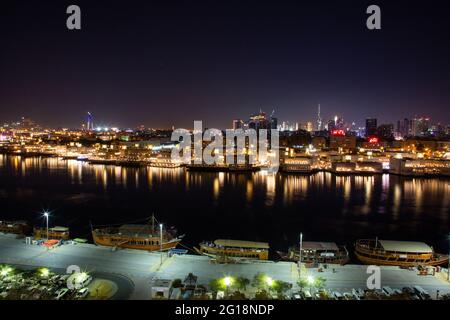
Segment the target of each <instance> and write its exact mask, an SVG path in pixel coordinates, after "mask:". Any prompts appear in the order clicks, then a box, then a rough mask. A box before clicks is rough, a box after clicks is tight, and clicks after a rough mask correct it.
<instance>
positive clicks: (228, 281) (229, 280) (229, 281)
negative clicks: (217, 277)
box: [223, 277, 233, 296]
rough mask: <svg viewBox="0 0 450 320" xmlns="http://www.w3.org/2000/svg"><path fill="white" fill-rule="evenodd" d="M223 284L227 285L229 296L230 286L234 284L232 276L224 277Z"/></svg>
mask: <svg viewBox="0 0 450 320" xmlns="http://www.w3.org/2000/svg"><path fill="white" fill-rule="evenodd" d="M223 284H224V285H225V295H226V296H228V288H229V287H230V286H231V285H232V284H233V278H232V277H225V278H223Z"/></svg>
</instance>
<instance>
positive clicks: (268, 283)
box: [266, 277, 274, 287]
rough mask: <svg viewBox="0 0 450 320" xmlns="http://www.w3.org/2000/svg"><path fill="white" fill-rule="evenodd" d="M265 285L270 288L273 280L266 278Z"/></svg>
mask: <svg viewBox="0 0 450 320" xmlns="http://www.w3.org/2000/svg"><path fill="white" fill-rule="evenodd" d="M266 283H267V285H268V286H269V287H272V286H273V283H274V281H273V279H272V278H271V277H267V278H266Z"/></svg>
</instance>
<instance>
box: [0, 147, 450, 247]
mask: <svg viewBox="0 0 450 320" xmlns="http://www.w3.org/2000/svg"><path fill="white" fill-rule="evenodd" d="M0 173H1V176H0V178H9V181H10V182H9V183H10V184H11V185H13V186H14V185H17V186H19V187H12V188H11V189H9V190H6V191H5V190H3V189H2V188H3V187H2V186H0V200H1V199H7V197H8V196H10V195H14V194H15V193H16V196H17V197H19V198H20V197H22V196H23V197H25V198H26V197H27V196H28V195H30V194H33V193H32V191H33V192H34V190H40V189H43V190H45V189H46V188H50V187H51V186H52V185H55V186H56V185H57V186H64V185H71V186H73V187H74V188H76V189H77V190H82V191H77V192H79V193H81V192H85V191H84V190H85V189H89V192H90V193H92V194H100V195H101V194H104V195H108V194H110V193H114V194H116V193H117V192H125V193H126V194H127V196H128V194H139V195H142V196H141V197H140V198H136V199H134V201H137V202H139V201H141V202H142V201H144V202H147V198H148V199H150V198H151V197H152V196H153V197H154V198H152V200H151V201H152V202H151V203H150V200H149V201H148V202H149V204H147V203H146V204H145V205H146V206H147V207H149V206H157V205H160V206H165V207H167V208H170V210H173V211H175V210H177V208H178V207H180V206H183V207H184V206H186V207H196V208H197V209H198V208H200V209H199V210H201V209H202V208H205V211H214V210H231V211H232V212H235V213H233V214H236V215H237V217H244V216H245V215H247V217H248V216H250V217H251V218H252V219H257V218H258V217H261V219H262V218H263V217H264V212H265V211H271V212H273V214H274V219H275V218H277V215H280V214H281V212H285V214H286V215H292V216H290V218H289V219H291V220H286V221H285V222H283V223H285V224H292V223H294V222H292V221H297V220H298V219H302V225H303V226H305V227H304V228H307V226H306V224H307V223H312V224H313V223H314V224H315V223H317V224H319V225H320V228H322V227H326V224H328V223H329V224H330V225H331V224H333V223H334V224H339V225H340V227H341V228H343V231H341V232H342V233H345V232H348V230H347V229H346V228H347V227H346V225H347V224H348V225H352V228H355V225H359V226H360V227H361V228H366V229H367V230H370V229H371V228H372V224H373V223H375V222H376V223H379V226H378V228H381V229H378V230H384V229H383V228H385V229H388V228H395V227H396V225H395V224H396V223H401V224H407V225H408V227H407V228H411V230H412V231H411V232H416V231H417V232H419V231H420V230H421V229H422V228H424V227H427V228H430V230H431V229H432V230H435V229H436V230H438V231H439V232H444V231H445V230H447V231H448V228H449V214H450V213H449V204H450V203H449V202H450V200H449V199H450V181H449V180H444V179H428V178H426V179H420V178H407V177H398V176H394V175H388V174H383V175H376V176H354V175H351V176H336V175H333V174H331V173H327V172H319V173H316V174H313V175H285V174H276V175H274V174H270V173H267V172H263V171H262V172H258V173H248V174H236V173H223V172H221V173H213V172H210V173H200V172H189V171H186V170H184V169H182V168H177V169H164V168H149V167H147V168H126V167H118V166H106V165H90V164H88V163H86V162H81V161H76V160H61V159H58V158H25V159H23V158H21V157H18V156H4V155H0ZM37 180H39V182H36V181H37ZM28 184H29V185H28ZM24 185H25V186H26V187H25V186H24ZM48 192H49V197H51V198H55V197H56V196H55V195H54V193H57V192H58V189H57V188H56V191H55V190H53V189H52V190H51V191H48ZM61 192H62V191H61ZM68 192H73V191H68ZM86 192H87V191H86ZM119 194H120V193H119ZM145 194H147V195H148V197H147V196H145ZM185 195H186V196H185ZM119 197H120V196H119ZM93 198H95V197H93ZM162 198H164V199H162ZM168 199H169V200H168ZM173 199H175V200H173ZM177 199H183V201H184V202H182V201H181V200H179V201H178V200H177ZM194 201H197V203H194ZM198 202H201V203H200V204H199V203H198ZM136 205H137V204H136ZM35 206H38V205H35ZM213 208H217V209H213ZM223 208H227V209H223ZM228 208H230V209H228ZM168 210H169V209H168ZM202 214H207V213H202ZM425 218H426V219H425ZM305 219H308V220H305ZM374 219H375V222H373V221H374ZM418 219H421V220H418ZM424 219H425V220H424ZM329 221H331V222H329ZM380 221H381V222H380ZM399 226H402V225H400V224H399ZM268 227H269V226H268ZM268 227H267V228H268ZM272 227H273V226H272ZM405 228H406V227H405ZM346 230H347V231H346ZM408 230H409V229H408ZM350 231H351V232H353V231H354V232H357V231H358V230H350ZM268 232H269V231H268ZM433 232H434V231H433ZM319 240H320V239H319Z"/></svg>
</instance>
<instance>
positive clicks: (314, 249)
mask: <svg viewBox="0 0 450 320" xmlns="http://www.w3.org/2000/svg"><path fill="white" fill-rule="evenodd" d="M277 253H278V255H279V256H280V257H281V259H283V260H286V261H292V262H298V261H299V259H300V255H299V246H296V247H294V246H293V247H290V248H289V249H288V252H287V253H286V252H281V251H277ZM348 261H349V255H348V251H347V249H346V248H345V246H338V245H337V244H336V243H334V242H316V241H303V242H302V263H305V264H310V265H314V264H318V263H322V264H340V265H344V264H346V263H347V262H348Z"/></svg>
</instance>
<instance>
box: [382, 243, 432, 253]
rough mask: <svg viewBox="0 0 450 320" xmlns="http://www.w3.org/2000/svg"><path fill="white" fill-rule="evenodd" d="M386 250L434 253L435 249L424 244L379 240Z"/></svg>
mask: <svg viewBox="0 0 450 320" xmlns="http://www.w3.org/2000/svg"><path fill="white" fill-rule="evenodd" d="M378 242H379V243H380V244H381V246H382V247H383V249H384V250H386V251H396V252H407V253H432V252H433V249H431V247H430V246H429V245H427V244H426V243H423V242H412V241H392V240H378Z"/></svg>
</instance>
